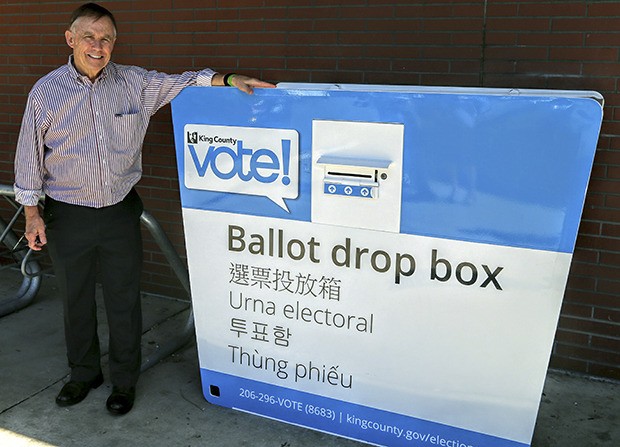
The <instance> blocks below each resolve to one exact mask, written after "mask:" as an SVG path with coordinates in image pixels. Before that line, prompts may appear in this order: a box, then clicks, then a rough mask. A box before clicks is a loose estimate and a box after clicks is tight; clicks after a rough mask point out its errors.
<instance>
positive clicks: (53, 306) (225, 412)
mask: <svg viewBox="0 0 620 447" xmlns="http://www.w3.org/2000/svg"><path fill="white" fill-rule="evenodd" d="M15 275H17V272H7V271H6V270H5V271H3V272H2V274H1V275H0V300H1V299H3V298H4V297H5V296H7V294H9V293H12V289H13V287H12V284H13V283H17V281H18V279H19V278H18V277H16V276H15ZM143 308H144V321H145V324H144V328H145V331H146V332H145V335H144V338H143V350H144V351H145V353H146V354H147V355H148V353H149V351H152V350H153V349H156V348H157V346H158V345H159V344H161V343H163V342H165V340H167V339H169V338H170V337H172V336H174V334H175V332H176V331H179V330H180V329H179V328H181V327H182V325H183V323H184V322H185V321H186V320H187V318H188V315H189V310H188V303H186V302H183V301H176V300H171V299H167V298H162V297H154V296H145V297H144V306H143ZM100 325H101V331H100V336H101V342H102V345H103V349H104V350H105V349H107V348H106V338H107V333H106V327H105V317H104V316H103V313H102V316H101V318H100ZM0 340H1V342H0V377H1V379H2V382H1V384H0V390H1V391H0V445H2V446H10V447H14V446H46V445H51V446H63V447H64V446H76V447H77V446H79V447H96V446H115V447H116V446H129V445H131V446H140V447H141V446H166V447H168V446H190V447H194V446H208V447H221V446H235V447H243V446H249V447H353V446H363V445H367V444H364V443H360V442H355V441H351V440H347V439H343V438H340V437H336V436H332V435H328V434H324V433H320V432H317V431H314V430H309V429H305V428H301V427H297V426H293V425H289V424H285V423H281V422H278V421H273V420H269V419H266V418H262V417H259V416H254V415H250V414H246V413H242V412H239V411H235V410H229V409H226V408H222V407H217V406H213V405H210V404H208V403H207V402H206V401H205V400H204V398H203V396H202V389H201V385H200V376H199V368H198V359H197V353H196V347H195V345H194V344H192V345H190V346H187V347H185V348H183V349H182V350H181V351H180V352H178V353H176V354H174V355H173V356H171V357H169V358H167V359H165V360H164V361H162V362H161V363H159V364H157V365H154V366H153V367H151V368H150V369H148V370H147V371H146V372H145V373H144V374H143V375H142V377H141V380H140V383H139V384H138V396H137V398H136V404H135V407H134V409H133V410H132V411H131V412H130V413H129V414H128V415H126V416H123V417H113V416H111V415H109V414H108V413H107V411H106V409H105V401H106V399H107V397H108V395H109V393H110V391H111V385H110V384H109V381H107V380H106V382H105V383H104V385H103V386H101V387H99V388H98V389H96V390H93V391H91V393H90V394H89V395H88V397H87V398H86V399H85V400H84V402H82V403H80V404H78V405H76V406H74V407H69V408H60V407H58V406H56V405H55V403H54V398H55V397H56V394H57V393H58V392H59V391H60V388H61V387H62V385H63V384H64V382H65V381H66V380H67V379H68V375H67V374H68V368H67V366H66V361H65V353H64V340H63V330H62V305H61V301H60V298H59V296H58V293H57V289H56V287H55V283H54V278H52V277H46V278H44V280H43V284H42V287H41V290H40V291H39V293H38V295H37V297H36V298H35V300H34V302H33V303H32V304H31V305H30V306H28V307H27V308H25V309H23V310H21V311H19V312H16V313H14V314H11V315H7V316H5V317H3V318H1V319H0ZM105 361H106V359H105V358H104V375H106V373H107V365H106V364H105ZM106 379H107V376H106ZM619 393H620V386H619V384H618V383H617V382H609V381H602V380H593V379H588V378H584V377H576V376H570V375H567V374H563V373H561V372H557V371H552V372H550V373H549V374H548V376H547V381H546V385H545V390H544V394H543V396H542V402H541V407H540V412H539V415H538V420H537V425H536V431H535V434H534V439H533V441H532V446H533V447H599V446H600V447H616V446H618V445H620V395H619Z"/></svg>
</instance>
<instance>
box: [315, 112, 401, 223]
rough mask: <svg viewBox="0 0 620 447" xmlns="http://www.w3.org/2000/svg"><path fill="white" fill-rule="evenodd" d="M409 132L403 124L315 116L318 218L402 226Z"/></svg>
mask: <svg viewBox="0 0 620 447" xmlns="http://www.w3.org/2000/svg"><path fill="white" fill-rule="evenodd" d="M403 134H404V126H403V124H392V123H377V122H350V121H326V120H314V121H313V122H312V160H313V169H312V175H313V179H312V222H316V223H325V224H331V225H342V226H349V227H356V228H368V229H374V230H383V231H393V232H398V231H399V230H400V203H401V188H402V157H403ZM364 199H367V200H364Z"/></svg>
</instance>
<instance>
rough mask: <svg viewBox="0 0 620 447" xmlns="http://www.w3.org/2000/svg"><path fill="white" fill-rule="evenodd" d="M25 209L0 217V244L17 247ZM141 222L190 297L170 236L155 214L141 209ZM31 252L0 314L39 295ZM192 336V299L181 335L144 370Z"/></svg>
mask: <svg viewBox="0 0 620 447" xmlns="http://www.w3.org/2000/svg"><path fill="white" fill-rule="evenodd" d="M0 196H6V197H14V196H15V193H14V191H13V188H12V187H10V186H7V185H1V184H0ZM22 210H23V207H19V208H18V211H17V213H16V215H15V216H14V217H13V219H12V220H11V224H10V225H7V224H5V223H4V221H3V220H2V219H1V218H0V232H1V233H2V237H0V243H2V242H3V241H4V243H5V245H7V246H8V245H12V246H13V247H16V246H17V245H18V244H19V240H18V239H17V237H16V236H15V234H14V232H13V231H12V230H11V227H12V225H13V224H14V223H15V221H16V220H17V216H18V215H19V214H20V213H21V211H22ZM140 222H141V223H142V225H144V226H145V227H146V228H147V229H148V230H149V232H150V233H151V236H153V239H154V240H155V242H156V243H157V245H158V246H159V248H160V249H161V251H162V253H163V254H164V256H165V258H166V260H167V261H168V263H169V264H170V267H171V268H172V270H173V271H174V274H175V275H176V277H177V278H178V280H179V282H180V283H181V285H182V286H183V288H184V289H185V291H186V292H187V295H188V296H190V282H189V272H188V271H187V268H186V267H185V264H184V263H183V261H182V260H181V258H180V257H179V255H178V253H177V251H176V249H175V248H174V246H173V245H172V242H170V239H168V236H166V233H165V231H164V230H163V228H162V227H161V225H160V224H159V222H157V220H156V219H155V217H153V215H152V214H150V213H149V212H148V211H143V212H142V215H141V216H140ZM24 250H25V247H24V248H23V249H22V250H20V251H19V253H21V252H22V251H24ZM32 253H33V251H32V250H31V249H29V250H28V252H27V253H26V255H24V256H23V258H21V271H22V274H23V277H24V281H23V283H22V286H21V287H20V289H19V292H18V293H17V297H16V298H11V299H9V300H5V302H2V303H0V317H1V316H3V315H6V314H5V313H2V312H3V310H4V309H5V308H6V310H8V312H7V313H11V312H15V311H16V310H19V309H22V308H24V307H26V306H27V305H28V304H30V302H31V301H32V300H33V299H34V297H35V296H36V294H37V292H38V290H39V287H40V283H41V269H40V267H39V264H38V263H37V262H36V261H34V260H32V259H30V257H31V255H32ZM11 309H12V310H11ZM193 336H194V314H193V310H192V307H191V301H190V312H189V314H188V317H187V321H186V322H185V324H184V325H183V327H182V329H181V332H180V333H179V335H178V336H177V337H175V338H173V339H171V340H169V341H168V342H166V343H164V344H162V345H159V346H158V348H157V349H156V350H155V351H154V352H152V353H151V354H150V355H149V356H147V357H146V358H144V359H143V361H142V366H141V370H142V371H145V370H147V369H148V368H150V367H151V366H153V365H155V364H156V363H158V362H159V361H161V360H162V359H164V358H166V357H168V356H169V355H171V354H173V353H174V352H176V351H178V350H179V349H181V348H182V347H183V346H185V345H186V344H187V343H189V342H190V341H191V340H192V338H193Z"/></svg>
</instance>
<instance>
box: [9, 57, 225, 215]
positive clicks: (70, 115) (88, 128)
mask: <svg viewBox="0 0 620 447" xmlns="http://www.w3.org/2000/svg"><path fill="white" fill-rule="evenodd" d="M72 57H73V56H71V57H70V58H69V63H68V64H67V65H63V66H61V67H59V68H57V69H56V70H54V71H52V72H51V73H48V74H47V75H45V76H44V77H42V78H41V79H40V80H39V81H37V83H36V84H35V85H34V86H33V88H32V90H31V91H30V94H29V95H28V101H27V103H26V109H25V111H24V117H23V120H22V126H21V130H20V133H19V139H18V142H17V151H16V154H15V185H14V189H15V197H16V200H17V201H18V202H19V203H21V204H23V205H36V204H37V202H38V200H39V197H40V195H41V193H45V194H47V195H49V196H50V197H52V198H54V199H56V200H59V201H62V202H66V203H71V204H74V205H82V206H89V207H93V208H101V207H104V206H109V205H114V204H115V203H118V202H120V201H121V200H122V199H123V198H124V197H125V196H126V195H127V193H128V192H129V191H130V190H131V188H132V187H133V186H134V185H135V184H136V183H137V182H138V180H140V177H141V176H142V143H143V140H144V136H145V135H146V130H147V126H148V124H149V120H150V118H151V116H152V115H154V114H155V112H157V110H159V109H160V108H161V107H163V106H164V105H166V104H168V103H169V102H170V101H172V99H174V97H175V96H176V95H178V94H179V93H180V92H181V90H183V88H185V87H187V86H190V85H203V86H210V85H211V78H212V77H213V75H214V72H213V71H212V70H210V69H205V70H202V71H188V72H185V73H183V74H178V75H168V74H165V73H159V72H156V71H147V70H145V69H143V68H140V67H135V66H128V65H118V64H115V63H113V62H110V63H108V65H107V66H106V67H105V68H104V69H103V71H102V72H101V74H100V75H99V77H98V78H97V79H96V80H95V82H94V83H93V82H91V81H90V80H89V79H88V77H87V76H83V75H81V74H80V73H78V71H77V70H76V69H75V67H74V66H73V63H72Z"/></svg>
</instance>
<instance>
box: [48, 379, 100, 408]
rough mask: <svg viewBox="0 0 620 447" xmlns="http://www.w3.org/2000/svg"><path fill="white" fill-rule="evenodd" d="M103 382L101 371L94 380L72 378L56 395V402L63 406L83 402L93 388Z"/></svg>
mask: <svg viewBox="0 0 620 447" xmlns="http://www.w3.org/2000/svg"><path fill="white" fill-rule="evenodd" d="M102 383H103V374H101V373H99V375H98V376H97V377H95V378H94V379H93V380H88V381H86V382H79V381H77V380H70V381H68V382H67V383H65V386H63V387H62V389H61V390H60V393H58V396H56V404H58V405H59V406H61V407H68V406H70V405H75V404H77V403H79V402H82V401H83V400H84V398H85V397H86V396H88V393H89V391H90V390H91V389H94V388H97V387H98V386H100V385H101V384H102Z"/></svg>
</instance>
